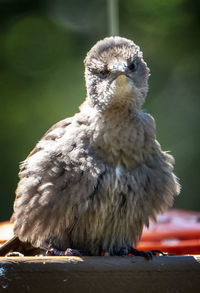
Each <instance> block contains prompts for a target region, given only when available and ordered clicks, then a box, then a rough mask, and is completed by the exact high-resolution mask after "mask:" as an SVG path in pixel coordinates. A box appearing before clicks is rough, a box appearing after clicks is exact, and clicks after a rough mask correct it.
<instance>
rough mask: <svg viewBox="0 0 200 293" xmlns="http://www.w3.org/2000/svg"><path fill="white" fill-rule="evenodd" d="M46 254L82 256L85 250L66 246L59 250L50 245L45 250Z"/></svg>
mask: <svg viewBox="0 0 200 293" xmlns="http://www.w3.org/2000/svg"><path fill="white" fill-rule="evenodd" d="M46 255H47V256H83V255H87V253H86V251H81V250H78V249H72V248H67V249H66V250H59V249H57V248H54V247H51V248H49V249H48V250H47V251H46Z"/></svg>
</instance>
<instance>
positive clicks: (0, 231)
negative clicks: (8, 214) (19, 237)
mask: <svg viewBox="0 0 200 293" xmlns="http://www.w3.org/2000/svg"><path fill="white" fill-rule="evenodd" d="M12 237H13V225H12V224H11V223H10V222H9V221H5V222H1V223H0V244H3V243H4V242H6V241H7V240H8V239H10V238H12Z"/></svg>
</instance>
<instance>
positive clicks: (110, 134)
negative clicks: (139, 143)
mask: <svg viewBox="0 0 200 293" xmlns="http://www.w3.org/2000/svg"><path fill="white" fill-rule="evenodd" d="M86 110H87V115H88V120H89V125H92V131H93V135H92V136H91V137H92V138H91V141H90V146H91V148H92V147H94V149H95V150H97V149H98V152H99V155H100V156H101V157H102V158H104V159H106V160H107V161H109V162H111V163H114V165H116V166H118V165H119V164H120V165H124V166H126V167H128V168H129V167H130V168H129V169H132V168H134V167H135V166H137V165H138V161H137V160H135V159H134V160H131V166H130V159H131V157H132V156H133V145H134V140H135V139H136V140H137V134H138V133H139V132H140V130H139V129H138V127H139V125H140V123H138V120H139V116H140V113H139V112H141V110H136V109H135V110H134V109H133V110H132V111H131V110H130V108H123V109H118V108H113V109H109V110H107V111H104V112H98V111H97V110H95V109H94V108H90V106H89V105H87V103H86V104H85V103H84V104H83V105H82V107H81V111H86Z"/></svg>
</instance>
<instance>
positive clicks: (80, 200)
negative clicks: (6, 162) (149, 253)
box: [12, 37, 180, 255]
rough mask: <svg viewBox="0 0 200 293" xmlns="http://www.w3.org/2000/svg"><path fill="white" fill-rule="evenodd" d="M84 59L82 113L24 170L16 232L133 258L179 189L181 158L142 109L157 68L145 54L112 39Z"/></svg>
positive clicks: (51, 244) (38, 243)
mask: <svg viewBox="0 0 200 293" xmlns="http://www.w3.org/2000/svg"><path fill="white" fill-rule="evenodd" d="M84 63H85V81H86V89H87V97H86V99H85V101H84V103H83V104H82V105H81V106H80V112H79V113H77V114H75V115H74V116H73V117H71V118H67V119H64V120H62V121H60V122H58V123H57V124H55V125H54V126H52V127H51V128H50V129H49V130H48V131H47V133H46V134H45V135H44V136H43V137H42V139H41V140H40V141H39V142H38V143H37V145H36V147H35V148H34V149H33V151H32V152H31V153H30V154H29V156H28V157H27V158H26V160H25V161H24V162H23V163H22V164H21V166H20V173H19V177H20V181H19V184H18V187H17V190H16V200H15V203H14V213H13V216H12V221H13V223H14V234H15V235H16V236H17V237H18V238H19V239H20V241H22V242H28V243H31V244H32V245H33V246H34V247H39V248H43V249H47V250H49V251H53V254H56V252H59V251H65V254H66V255H70V254H76V252H77V251H79V252H80V251H81V252H85V254H88V255H99V254H100V253H101V251H105V252H108V253H109V254H110V255H121V254H127V253H129V252H133V250H134V249H133V248H132V246H134V245H135V243H136V242H137V241H138V240H139V239H140V236H141V233H142V229H143V226H144V225H145V226H148V225H149V220H150V219H152V220H156V215H157V214H158V213H163V212H164V211H166V209H167V208H168V207H170V206H171V205H172V204H173V199H174V196H175V195H177V194H178V193H179V189H180V187H179V183H178V180H177V178H176V176H175V175H174V174H173V164H174V159H173V157H172V156H171V155H170V154H169V153H168V152H164V151H162V149H161V147H160V144H159V143H158V141H157V140H156V134H155V122H154V119H153V117H152V116H151V115H150V114H147V113H145V112H144V111H143V110H142V109H141V106H142V104H143V103H144V101H145V97H146V94H147V92H148V78H149V68H148V67H147V64H146V63H145V61H144V60H143V55H142V52H141V51H140V48H139V47H138V46H137V45H135V43H134V42H133V41H131V40H128V39H126V38H121V37H109V38H105V39H103V40H101V41H99V42H97V43H96V44H95V45H94V46H93V47H92V49H91V50H90V51H89V52H88V53H87V56H86V58H85V60H84ZM70 248H71V250H70Z"/></svg>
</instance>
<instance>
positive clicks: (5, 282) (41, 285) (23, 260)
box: [0, 256, 200, 293]
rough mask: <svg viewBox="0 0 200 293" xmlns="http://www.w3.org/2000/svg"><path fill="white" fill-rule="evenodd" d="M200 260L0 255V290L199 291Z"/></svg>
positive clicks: (198, 258)
mask: <svg viewBox="0 0 200 293" xmlns="http://www.w3.org/2000/svg"><path fill="white" fill-rule="evenodd" d="M199 290H200V256H157V257H153V259H152V260H150V261H148V260H146V259H144V258H141V257H131V256H127V257H106V256H105V257H83V258H80V257H0V292H20V293H23V292H30V293H31V292H34V293H37V292H48V293H51V292H54V293H55V292H59V293H62V292H70V293H72V292H74V293H76V292H80V293H84V292H85V293H90V292H95V293H100V292H102V293H103V292H108V293H112V292H115V293H118V292H119V293H129V292H134V293H135V292H140V293H143V292H145V293H146V292H148V293H151V292H154V293H155V292H159V293H160V292H162V293H165V292H166V293H167V292H170V293H173V292H174V293H175V292H187V293H188V292H192V293H195V292H199Z"/></svg>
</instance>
